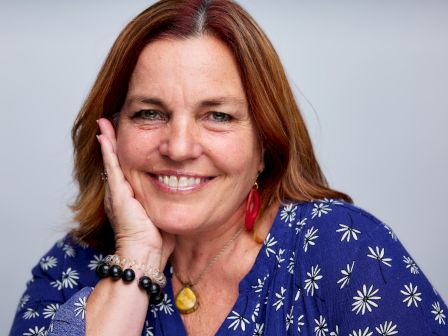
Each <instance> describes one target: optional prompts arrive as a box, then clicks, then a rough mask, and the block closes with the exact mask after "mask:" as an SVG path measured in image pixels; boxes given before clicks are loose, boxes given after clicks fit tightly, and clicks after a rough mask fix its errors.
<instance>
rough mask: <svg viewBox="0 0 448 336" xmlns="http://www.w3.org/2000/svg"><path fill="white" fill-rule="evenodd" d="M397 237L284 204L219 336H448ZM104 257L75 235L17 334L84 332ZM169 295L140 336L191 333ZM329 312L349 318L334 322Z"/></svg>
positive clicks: (348, 209)
mask: <svg viewBox="0 0 448 336" xmlns="http://www.w3.org/2000/svg"><path fill="white" fill-rule="evenodd" d="M391 232H392V231H391V230H390V228H388V227H387V226H386V225H385V224H383V223H381V222H379V221H378V220H376V219H375V218H373V216H371V215H370V214H367V213H366V212H364V211H363V210H361V209H359V208H356V207H354V206H352V205H349V204H347V203H344V202H341V201H339V200H334V199H324V200H321V201H316V202H304V203H301V204H298V203H290V202H289V203H286V204H285V206H283V207H282V208H280V209H279V212H278V214H277V217H276V220H275V222H274V223H273V225H272V228H271V230H270V231H269V233H268V234H267V235H266V238H265V240H264V244H262V245H261V250H260V252H259V254H258V256H257V259H256V260H255V263H254V266H253V268H252V269H251V270H250V271H249V273H248V274H247V275H246V276H245V277H244V278H243V279H242V280H241V282H240V284H239V290H240V295H239V297H238V298H237V301H236V303H235V305H234V306H233V307H232V308H231V309H230V313H229V314H228V316H227V317H226V318H225V319H224V323H223V325H222V326H221V327H220V328H219V330H218V333H217V335H218V336H223V335H232V336H242V335H244V336H246V335H256V336H257V335H258V336H260V335H276V336H286V335H295V336H347V335H350V336H374V335H380V336H399V335H412V334H413V331H414V330H420V329H419V328H421V326H426V327H427V328H428V330H424V331H422V333H423V334H428V335H429V334H433V335H439V336H448V329H447V328H448V326H447V325H446V312H447V308H446V305H445V304H444V302H443V300H442V298H441V297H440V296H439V295H438V294H437V292H436V291H435V290H433V289H432V286H431V285H430V284H429V283H428V282H427V280H426V278H425V277H424V276H423V274H422V272H421V270H420V269H419V268H418V266H417V265H416V263H415V262H414V261H413V260H412V259H411V257H410V256H409V255H408V253H407V252H406V251H405V250H404V248H403V247H402V245H401V244H400V242H399V241H398V240H397V239H395V238H394V237H395V236H393V235H392V234H391ZM102 258H103V255H102V254H101V253H100V251H98V250H95V249H93V248H89V247H86V246H81V245H79V244H78V243H77V242H76V241H75V240H73V239H72V238H71V236H70V235H68V236H67V237H66V238H65V239H63V240H61V241H59V242H58V243H57V244H56V245H55V246H54V247H53V248H52V249H51V250H50V251H49V252H48V253H47V254H46V255H45V256H43V257H42V258H41V259H40V260H39V263H38V265H37V267H35V268H34V269H33V274H32V275H33V276H32V279H33V281H31V282H29V283H28V284H27V286H28V287H27V291H26V292H25V293H24V295H23V296H22V298H21V299H20V302H19V306H18V312H17V314H16V318H15V322H14V325H13V328H12V331H11V335H14V336H16V335H18V336H24V335H25V336H28V335H38V336H39V335H40V336H44V335H45V334H46V333H47V330H50V329H51V330H53V331H52V332H51V335H52V336H62V335H66V333H65V334H64V333H62V334H61V333H60V332H58V328H59V327H60V326H61V324H60V323H62V322H61V321H64V323H66V324H65V325H64V328H65V327H66V326H67V323H68V325H70V327H71V328H73V329H76V328H79V327H80V326H83V323H85V316H86V315H85V305H86V302H87V301H86V299H87V297H88V295H89V293H90V292H91V290H92V287H94V286H95V285H96V283H97V281H98V277H97V275H96V274H95V272H94V270H95V268H96V265H97V264H98V263H99V262H100V260H101V259H102ZM229 262H230V260H229ZM170 269H172V267H171V265H168V266H167V269H166V275H167V277H168V278H169V279H170V277H172V274H173V273H172V271H171V272H170ZM205 280H206V279H205V278H204V281H205ZM172 292H173V289H172V287H171V281H170V280H169V281H168V286H167V288H166V290H165V294H164V300H163V301H162V303H160V304H158V305H152V304H151V305H150V306H149V309H148V312H147V316H146V319H145V323H144V325H142V333H141V335H142V336H155V335H159V334H160V335H163V334H165V335H180V334H184V329H183V328H184V327H183V324H182V323H181V322H180V321H181V319H180V317H179V313H178V312H177V310H176V307H175V305H174V297H173V293H172ZM216 294H217V300H219V299H220V298H219V295H222V294H223V293H221V292H217V293H216ZM200 299H201V298H200ZM200 304H201V301H200ZM330 306H331V307H334V308H332V309H336V310H337V313H338V316H345V317H346V318H344V320H343V321H340V320H338V319H337V318H336V317H335V315H327V314H329V310H328V309H327V308H326V307H330ZM200 307H201V308H204V306H200ZM390 307H393V311H394V312H395V311H396V312H397V314H394V313H392V314H391V313H390ZM386 312H387V313H386ZM370 318H372V320H370ZM368 321H372V322H368ZM373 321H376V322H373ZM69 334H73V335H76V334H82V333H80V332H78V333H77V332H73V333H69ZM414 334H415V333H414Z"/></svg>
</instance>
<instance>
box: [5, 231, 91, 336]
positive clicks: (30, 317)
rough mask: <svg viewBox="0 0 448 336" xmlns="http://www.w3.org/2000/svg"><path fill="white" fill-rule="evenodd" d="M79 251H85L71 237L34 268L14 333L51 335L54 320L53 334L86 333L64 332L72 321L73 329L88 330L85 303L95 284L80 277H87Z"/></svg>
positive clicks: (52, 249) (23, 297)
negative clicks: (81, 268)
mask: <svg viewBox="0 0 448 336" xmlns="http://www.w3.org/2000/svg"><path fill="white" fill-rule="evenodd" d="M78 250H79V251H80V252H82V251H81V250H82V248H81V247H79V246H75V244H73V242H72V241H71V240H70V238H69V236H67V237H65V238H64V239H62V240H60V241H58V242H57V243H56V244H55V245H54V246H53V247H52V248H51V249H50V250H49V251H48V252H47V253H46V254H45V255H44V256H43V257H42V258H41V259H40V261H39V263H38V264H37V265H36V266H35V267H34V268H33V269H32V278H31V280H30V281H29V282H28V283H27V286H26V290H25V292H24V294H23V296H22V297H21V299H20V301H19V305H18V307H17V312H16V315H15V317H14V321H13V324H12V327H11V330H10V333H9V335H10V336H28V335H38V336H44V335H47V333H48V332H49V329H50V324H52V321H54V322H55V323H54V324H52V325H53V327H52V328H53V330H54V331H53V332H52V333H50V335H84V332H82V333H72V332H69V333H67V332H65V331H61V330H65V329H64V328H66V327H67V326H66V325H67V323H68V322H70V325H71V326H72V328H73V329H70V330H78V329H79V330H81V329H82V330H84V323H85V322H84V316H85V302H86V300H87V296H88V294H90V288H91V287H90V286H86V285H85V284H82V283H81V280H80V277H82V278H86V277H84V276H82V275H84V272H81V271H80V269H79V267H77V266H76V260H77V259H76V258H75V254H76V253H77V252H78ZM90 272H91V273H92V274H93V273H94V272H93V271H90ZM83 287H85V288H83ZM68 311H70V313H72V314H74V316H72V315H70V314H68ZM73 317H76V319H74V318H73ZM56 318H57V319H56ZM64 324H65V326H63V325H64ZM74 324H78V325H77V326H74ZM67 330H68V329H67Z"/></svg>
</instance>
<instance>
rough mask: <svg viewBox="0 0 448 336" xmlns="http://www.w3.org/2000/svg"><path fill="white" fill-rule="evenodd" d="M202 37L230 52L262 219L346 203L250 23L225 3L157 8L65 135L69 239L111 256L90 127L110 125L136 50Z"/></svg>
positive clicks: (121, 43)
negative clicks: (255, 143) (295, 205)
mask: <svg viewBox="0 0 448 336" xmlns="http://www.w3.org/2000/svg"><path fill="white" fill-rule="evenodd" d="M203 34H209V35H211V36H214V37H216V38H218V39H220V40H221V41H223V42H224V43H225V44H226V45H227V46H228V48H229V49H230V50H231V51H232V53H233V55H234V57H235V59H236V63H237V65H238V68H239V72H240V76H241V80H242V83H243V87H244V90H245V93H246V97H247V100H248V106H249V112H250V114H251V117H252V119H253V122H254V125H255V128H256V130H257V132H258V136H259V138H260V141H261V143H262V146H263V148H264V165H265V168H264V170H263V172H262V173H261V175H260V176H259V177H258V184H259V186H260V206H261V213H260V215H259V216H261V215H262V214H263V211H264V210H265V209H266V208H267V207H268V206H269V205H270V204H272V203H273V202H275V201H284V200H292V201H299V202H300V201H308V200H313V199H319V198H324V197H328V198H340V199H344V200H346V201H348V202H351V198H350V197H349V196H348V195H346V194H344V193H341V192H338V191H336V190H333V189H331V188H329V187H328V184H327V181H326V179H325V177H324V175H323V173H322V171H321V169H320V167H319V164H318V162H317V160H316V157H315V154H314V151H313V146H312V143H311V140H310V137H309V134H308V131H307V129H306V126H305V122H304V120H303V118H302V116H301V113H300V111H299V108H298V106H297V103H296V101H295V99H294V96H293V93H292V90H291V87H290V85H289V83H288V80H287V77H286V74H285V71H284V69H283V66H282V64H281V62H280V59H279V57H278V55H277V53H276V51H275V50H274V48H273V46H272V44H271V43H270V41H269V39H268V38H267V36H266V35H265V34H264V32H263V31H262V30H261V28H260V27H259V26H258V25H257V23H256V22H255V21H254V20H253V18H252V17H251V16H250V15H249V14H248V13H247V12H246V11H245V10H244V9H243V8H242V7H241V6H239V5H238V4H237V3H235V2H233V1H231V0H162V1H159V2H157V3H155V4H154V5H152V6H150V7H149V8H147V9H146V10H144V11H143V12H142V13H140V14H139V15H137V16H136V17H135V18H134V19H133V20H132V21H131V22H130V23H129V24H128V25H127V26H126V27H125V28H124V29H123V31H122V32H121V33H120V35H119V36H118V38H117V40H116V41H115V43H114V44H113V46H112V48H111V50H110V52H109V54H108V56H107V58H106V60H105V62H104V64H103V66H102V68H101V70H100V72H99V74H98V77H97V79H96V81H95V83H94V85H93V87H92V89H91V91H90V93H89V95H88V96H87V98H86V101H85V103H84V105H83V106H82V108H81V111H80V112H79V115H78V117H77V119H76V121H75V123H74V126H73V129H72V140H73V145H74V178H75V180H76V181H77V182H78V185H79V193H78V195H77V198H76V199H75V201H74V203H73V204H72V209H73V211H74V214H75V216H74V219H75V221H76V222H77V223H79V224H78V226H77V228H76V229H74V230H73V233H74V235H75V236H76V237H77V238H78V239H80V240H81V241H82V242H84V243H86V244H88V245H90V246H94V247H96V248H99V249H100V250H103V251H112V250H113V249H114V236H113V232H112V229H111V226H110V224H109V222H108V220H107V216H106V214H105V211H104V206H103V199H104V184H103V182H102V181H101V179H100V173H101V172H102V171H103V162H102V156H101V150H100V146H99V144H98V141H97V139H96V137H95V135H96V134H97V131H98V127H97V124H96V120H98V119H99V118H108V119H110V120H117V115H118V113H119V111H120V109H121V107H122V104H123V103H124V100H125V97H126V94H127V90H128V83H129V80H130V77H131V74H132V72H133V70H134V67H135V65H136V62H137V59H138V57H139V55H140V53H141V51H142V50H143V48H144V47H145V46H146V45H147V44H148V43H151V41H154V40H157V39H165V38H170V39H173V38H174V39H186V38H193V37H198V36H201V35H203Z"/></svg>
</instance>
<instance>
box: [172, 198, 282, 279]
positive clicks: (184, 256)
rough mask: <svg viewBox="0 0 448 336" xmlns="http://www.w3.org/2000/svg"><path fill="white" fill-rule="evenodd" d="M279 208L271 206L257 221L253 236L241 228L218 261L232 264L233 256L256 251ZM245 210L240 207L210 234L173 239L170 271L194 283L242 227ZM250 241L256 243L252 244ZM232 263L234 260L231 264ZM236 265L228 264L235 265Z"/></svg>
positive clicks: (209, 231) (274, 205) (204, 233)
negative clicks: (174, 243)
mask: <svg viewBox="0 0 448 336" xmlns="http://www.w3.org/2000/svg"><path fill="white" fill-rule="evenodd" d="M278 207H279V204H278V203H275V204H273V205H271V206H270V207H269V208H268V209H267V211H266V212H265V215H264V216H263V218H261V219H259V220H258V223H257V226H256V232H248V231H246V229H245V228H244V229H243V231H242V232H241V234H240V235H239V236H238V237H237V238H236V239H235V240H234V241H233V242H232V243H231V244H230V245H229V246H228V247H227V248H226V250H225V251H224V253H223V254H222V255H221V257H220V259H219V260H218V261H217V263H218V264H219V263H220V262H222V260H233V259H232V258H233V257H234V256H235V255H236V256H238V255H239V256H240V257H241V256H242V255H243V256H244V255H245V254H247V253H248V251H249V250H250V249H251V248H255V249H257V250H258V249H259V248H257V246H260V245H259V244H261V243H262V242H263V241H264V238H265V237H266V235H267V234H268V232H269V230H270V228H271V225H272V222H273V221H274V217H275V215H276V213H277V210H278ZM244 211H245V208H244V207H241V208H240V209H238V211H236V212H235V214H234V215H233V216H231V218H230V219H229V220H228V221H226V222H225V223H222V224H221V225H219V226H217V227H216V226H214V227H213V228H212V229H211V230H208V231H204V232H200V233H197V234H195V235H189V236H177V237H176V247H175V249H174V252H173V254H172V262H173V265H174V271H175V272H176V273H177V274H180V275H181V276H182V280H184V281H187V280H189V281H194V280H196V278H197V277H198V275H199V274H200V273H201V272H202V271H203V270H204V268H205V267H207V264H208V263H209V262H210V261H211V260H212V259H213V258H214V257H215V256H216V255H217V254H218V253H220V252H221V250H222V249H223V247H224V246H225V245H226V243H228V242H229V241H230V240H231V239H232V237H234V236H235V234H236V233H237V232H238V231H239V230H240V229H241V228H242V227H244V214H245V212H244ZM254 237H258V239H256V240H257V241H258V243H257V242H256V241H255V240H254ZM233 261H234V260H233ZM240 261H242V260H239V262H240ZM239 262H232V263H231V264H234V265H238V264H239Z"/></svg>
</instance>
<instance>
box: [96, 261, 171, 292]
mask: <svg viewBox="0 0 448 336" xmlns="http://www.w3.org/2000/svg"><path fill="white" fill-rule="evenodd" d="M102 262H103V263H105V264H108V265H109V266H112V265H118V266H120V267H122V268H131V269H135V270H140V271H143V275H146V276H147V277H148V278H150V279H151V281H152V282H153V283H156V284H158V285H159V286H160V288H165V286H166V277H165V275H164V274H163V272H160V270H159V269H158V268H154V267H148V266H146V265H145V264H138V263H137V262H136V261H135V260H133V259H128V258H120V257H119V256H117V255H116V254H109V255H108V256H106V257H105V258H104V259H103V260H102Z"/></svg>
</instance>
